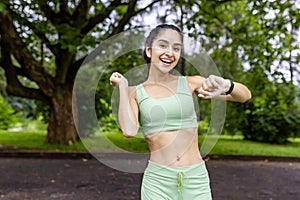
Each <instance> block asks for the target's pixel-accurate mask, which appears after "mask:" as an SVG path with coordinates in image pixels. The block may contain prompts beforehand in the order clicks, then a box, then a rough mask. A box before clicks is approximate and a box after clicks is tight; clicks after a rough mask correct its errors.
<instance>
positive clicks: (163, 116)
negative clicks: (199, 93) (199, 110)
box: [136, 76, 198, 136]
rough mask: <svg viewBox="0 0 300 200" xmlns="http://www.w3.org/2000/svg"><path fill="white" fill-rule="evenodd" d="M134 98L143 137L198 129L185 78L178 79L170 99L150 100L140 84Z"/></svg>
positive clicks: (191, 98)
mask: <svg viewBox="0 0 300 200" xmlns="http://www.w3.org/2000/svg"><path fill="white" fill-rule="evenodd" d="M136 96H137V101H138V106H139V122H140V125H141V130H142V132H143V134H144V136H147V135H151V134H153V133H158V132H163V131H171V130H180V129H185V128H197V127H198V122H197V115H196V112H195V107H194V102H193V97H192V94H191V91H190V89H189V86H188V82H187V80H186V77H185V76H179V77H178V83H177V89H176V93H175V94H174V95H172V96H170V97H166V98H152V97H150V96H149V95H148V94H147V92H146V90H145V88H144V86H143V85H142V84H139V85H137V86H136Z"/></svg>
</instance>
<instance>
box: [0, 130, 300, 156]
mask: <svg viewBox="0 0 300 200" xmlns="http://www.w3.org/2000/svg"><path fill="white" fill-rule="evenodd" d="M105 136H106V138H104V136H103V135H101V136H95V137H93V138H88V139H84V140H83V142H78V143H76V144H74V145H72V146H65V145H50V144H46V143H45V137H46V131H18V132H10V131H1V130H0V147H1V145H2V146H14V147H18V149H19V150H20V151H31V150H34V151H50V152H86V148H85V147H86V146H87V147H88V149H89V150H90V149H91V148H92V147H93V148H94V149H97V150H98V151H103V152H104V151H108V150H109V149H110V148H114V145H116V146H118V147H119V148H121V149H124V150H127V151H131V152H147V151H148V148H147V144H146V141H145V140H144V139H143V138H142V137H135V138H125V137H123V136H122V134H121V133H106V134H105ZM107 139H109V140H107ZM203 140H204V137H203V136H199V146H200V147H201V144H202V141H203ZM105 141H110V142H109V144H108V142H105ZM289 141H290V142H289V143H287V144H283V145H276V144H266V143H259V142H252V141H245V140H243V138H242V137H241V136H220V137H219V138H218V139H217V143H216V145H215V146H214V148H213V149H212V151H211V152H210V154H223V155H226V154H227V155H264V156H297V157H300V138H297V139H290V140H289ZM111 144H113V145H111ZM85 145H86V146H85Z"/></svg>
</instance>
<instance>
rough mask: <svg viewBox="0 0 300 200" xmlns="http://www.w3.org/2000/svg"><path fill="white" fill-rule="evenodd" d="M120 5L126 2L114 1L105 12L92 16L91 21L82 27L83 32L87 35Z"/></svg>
mask: <svg viewBox="0 0 300 200" xmlns="http://www.w3.org/2000/svg"><path fill="white" fill-rule="evenodd" d="M120 5H124V3H121V0H115V1H113V2H112V3H111V4H110V5H109V6H108V7H106V8H105V9H104V12H103V13H99V14H98V15H95V16H94V17H92V18H90V19H89V22H88V23H87V24H86V25H85V26H84V27H83V28H82V29H81V33H82V34H84V35H85V34H87V33H88V32H90V30H92V29H93V28H94V27H95V26H96V25H97V24H99V23H101V22H103V21H104V20H105V19H106V18H108V17H109V15H110V13H111V12H112V11H113V10H114V9H115V8H116V7H118V6H120Z"/></svg>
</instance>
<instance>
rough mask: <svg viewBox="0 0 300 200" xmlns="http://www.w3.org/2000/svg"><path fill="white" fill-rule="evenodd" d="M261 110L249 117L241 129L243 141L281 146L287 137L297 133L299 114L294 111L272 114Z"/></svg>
mask: <svg viewBox="0 0 300 200" xmlns="http://www.w3.org/2000/svg"><path fill="white" fill-rule="evenodd" d="M270 113H272V112H270V111H268V110H261V111H260V112H257V113H255V114H253V115H252V116H251V120H249V121H248V122H249V123H248V124H247V125H246V126H245V127H243V135H244V137H245V139H248V140H253V141H260V142H267V143H277V144H282V143H285V142H287V139H288V137H290V136H295V135H296V133H297V132H298V131H299V127H298V124H300V114H299V112H295V110H291V111H285V112H277V113H272V114H270Z"/></svg>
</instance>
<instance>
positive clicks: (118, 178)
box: [0, 158, 300, 200]
mask: <svg viewBox="0 0 300 200" xmlns="http://www.w3.org/2000/svg"><path fill="white" fill-rule="evenodd" d="M206 165H207V168H208V171H209V174H210V179H211V188H212V192H213V199H214V200H235V199H237V200H246V199H262V200H277V199H278V200H299V199H300V163H299V162H292V161H291V162H290V161H289V162H279V161H276V162H273V161H272V162H270V161H249V160H248V161H241V160H214V159H211V160H209V161H207V162H206ZM141 179H142V174H141V173H125V172H121V171H118V170H115V169H111V168H109V167H107V166H105V165H103V164H102V163H100V162H99V161H98V160H96V159H82V158H73V159H43V158H34V159H33V158H0V200H96V199H97V200H101V199H103V200H123V199H124V200H127V199H128V200H129V199H136V200H137V199H139V198H140V183H141Z"/></svg>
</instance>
